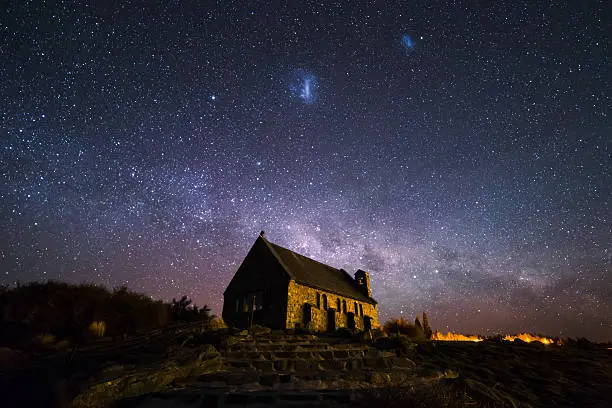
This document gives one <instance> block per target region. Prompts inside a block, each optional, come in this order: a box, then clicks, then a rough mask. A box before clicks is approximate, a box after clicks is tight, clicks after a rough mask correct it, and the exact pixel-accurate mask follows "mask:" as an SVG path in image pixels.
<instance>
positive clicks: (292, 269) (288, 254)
mask: <svg viewBox="0 0 612 408" xmlns="http://www.w3.org/2000/svg"><path fill="white" fill-rule="evenodd" d="M257 239H261V240H262V241H263V242H265V244H266V245H267V246H268V248H270V251H271V252H272V254H273V255H274V256H275V257H276V259H278V261H279V262H280V264H281V265H282V266H283V268H284V269H285V271H286V272H287V273H288V274H289V276H290V277H291V279H293V280H295V281H296V282H297V283H300V284H302V285H306V286H310V287H312V288H315V289H320V290H322V291H325V292H332V293H335V294H338V295H341V296H346V297H349V298H352V299H355V300H359V301H362V302H367V303H377V302H376V300H374V299H373V298H371V297H368V296H367V295H365V294H364V293H363V292H362V291H361V288H360V287H359V285H358V284H357V282H355V280H354V279H353V277H352V276H350V275H349V274H348V273H347V272H346V271H345V270H343V269H336V268H332V267H331V266H329V265H325V264H323V263H321V262H318V261H315V260H314V259H310V258H308V257H305V256H304V255H300V254H298V253H295V252H293V251H291V250H289V249H287V248H283V247H281V246H278V245H276V244H273V243H271V242H269V241H268V240H267V239H266V238H264V237H263V236H260V237H259V238H257Z"/></svg>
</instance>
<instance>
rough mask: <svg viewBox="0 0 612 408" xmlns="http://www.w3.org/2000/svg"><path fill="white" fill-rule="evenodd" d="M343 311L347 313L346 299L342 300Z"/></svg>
mask: <svg viewBox="0 0 612 408" xmlns="http://www.w3.org/2000/svg"><path fill="white" fill-rule="evenodd" d="M342 313H344V314H346V300H343V301H342Z"/></svg>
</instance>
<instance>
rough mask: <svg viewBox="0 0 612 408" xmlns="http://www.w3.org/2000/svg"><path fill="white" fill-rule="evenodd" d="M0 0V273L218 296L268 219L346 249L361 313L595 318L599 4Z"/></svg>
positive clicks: (600, 233)
mask: <svg viewBox="0 0 612 408" xmlns="http://www.w3.org/2000/svg"><path fill="white" fill-rule="evenodd" d="M0 17H1V18H0V75H1V77H2V81H0V102H1V103H0V131H1V137H0V203H1V204H0V230H1V231H2V234H1V235H0V284H7V285H13V284H15V283H16V282H18V281H19V282H27V281H31V280H45V279H60V280H66V281H70V282H83V281H86V282H94V283H99V284H104V285H107V286H109V287H114V286H118V285H122V284H127V285H128V286H129V287H130V288H132V289H134V290H137V291H143V292H146V293H147V294H149V295H151V296H153V297H155V298H172V297H178V296H181V295H183V294H185V295H188V296H191V297H193V298H194V299H195V301H196V303H198V304H203V303H207V304H208V305H209V306H211V307H212V309H213V311H215V312H217V313H219V312H220V310H221V306H222V301H223V296H222V293H223V290H224V289H225V287H226V285H227V284H228V282H229V280H230V279H231V277H232V276H233V274H234V272H235V271H236V269H237V268H238V266H239V265H240V262H241V261H242V259H243V258H244V256H245V255H246V253H247V252H248V250H249V248H250V246H251V245H252V243H253V242H254V241H255V239H256V237H257V235H258V234H259V232H260V231H261V230H265V231H266V236H267V237H268V239H269V240H270V241H272V242H274V243H277V244H279V245H281V246H285V247H288V248H290V249H293V250H295V251H297V252H300V253H303V254H305V255H307V256H310V257H312V258H314V259H317V260H320V261H322V262H326V263H329V264H330V265H332V266H335V267H342V268H344V269H346V270H348V271H354V270H356V269H357V268H362V269H367V270H369V271H370V272H371V278H372V285H373V292H374V296H375V297H376V299H377V300H378V301H379V302H380V310H381V319H382V320H384V319H388V318H391V317H397V316H406V317H408V318H410V319H412V318H414V316H415V315H416V314H417V313H420V312H422V311H427V312H428V315H429V317H430V320H431V322H432V326H434V327H436V328H438V329H441V330H445V331H446V330H454V331H460V332H463V333H481V334H494V333H497V332H517V331H530V332H534V331H535V332H542V333H545V334H548V335H560V336H573V337H575V336H586V337H590V338H593V339H596V340H611V339H612V320H611V316H612V268H611V265H612V261H611V251H612V246H611V236H612V224H611V223H610V214H611V213H612V211H611V209H610V201H611V197H612V194H611V193H612V188H611V186H612V182H611V180H612V178H611V164H612V160H611V156H610V155H611V148H612V146H611V144H612V142H611V141H612V138H611V137H610V135H612V112H611V109H610V107H611V106H612V69H611V66H612V64H610V62H611V61H610V55H612V49H611V47H610V38H612V33H611V32H610V27H611V26H610V24H609V15H608V14H606V11H605V4H604V3H603V2H595V3H593V4H592V5H590V6H587V5H581V4H578V3H576V4H573V3H572V2H569V3H567V4H566V3H551V4H547V3H546V4H544V3H543V2H527V3H524V2H512V1H508V2H501V3H500V2H495V5H493V4H491V5H481V4H478V5H476V4H464V3H461V2H459V3H457V2H439V3H436V4H430V5H428V6H426V7H412V8H410V10H408V9H406V7H405V5H402V4H400V3H397V4H395V3H393V2H391V3H384V4H383V3H381V4H378V3H372V2H353V3H351V4H348V3H347V4H346V5H345V4H343V3H342V2H337V3H329V4H325V3H321V2H318V3H317V2H310V1H306V2H299V3H295V4H293V3H291V2H285V3H284V4H282V5H280V6H278V7H271V6H270V5H269V4H268V3H267V2H255V3H250V2H238V1H236V2H234V1H227V2H225V1H224V2H221V3H219V5H214V6H213V5H212V3H210V4H209V2H198V1H182V2H160V3H158V4H157V3H156V4H153V3H146V2H145V3H141V2H136V1H126V2H121V4H120V5H119V4H114V5H113V4H111V3H108V2H99V3H97V4H94V5H88V6H77V5H74V4H69V3H58V4H47V3H38V2H11V3H9V4H8V5H6V6H3V7H2V10H0ZM408 51H409V52H408Z"/></svg>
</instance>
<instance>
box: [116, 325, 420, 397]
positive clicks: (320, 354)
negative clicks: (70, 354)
mask: <svg viewBox="0 0 612 408" xmlns="http://www.w3.org/2000/svg"><path fill="white" fill-rule="evenodd" d="M221 357H222V360H223V363H224V364H223V366H224V370H222V371H218V372H215V373H212V374H206V375H202V376H200V377H198V378H195V379H185V380H184V381H181V382H180V383H177V384H175V385H176V388H175V389H174V390H170V391H167V392H164V393H155V394H151V395H147V396H144V397H138V398H135V399H131V400H130V401H124V402H125V403H126V405H125V406H130V407H139V408H166V407H168V408H169V407H206V408H208V407H210V408H224V407H231V408H238V407H249V408H256V407H269V408H271V407H323V406H326V407H327V406H339V407H340V406H348V405H354V401H355V399H356V398H357V397H358V394H359V391H360V390H362V391H363V390H364V389H368V388H372V387H383V386H388V385H389V384H391V383H392V382H393V383H394V384H402V385H405V386H408V385H409V384H411V383H415V382H417V381H418V379H417V377H416V375H415V374H414V367H415V364H414V363H413V362H412V361H411V360H409V359H407V358H404V357H397V356H396V355H395V353H393V352H388V351H381V350H378V349H375V348H372V347H369V346H368V345H363V344H354V343H353V344H350V343H345V342H343V341H342V340H341V339H335V338H319V337H316V336H312V335H289V334H284V333H282V334H281V333H270V334H266V335H258V336H256V337H255V338H254V339H253V338H247V339H246V340H244V341H242V342H240V343H238V344H236V345H234V346H232V347H231V348H230V349H229V350H227V351H225V352H222V353H221ZM120 405H122V406H123V404H120Z"/></svg>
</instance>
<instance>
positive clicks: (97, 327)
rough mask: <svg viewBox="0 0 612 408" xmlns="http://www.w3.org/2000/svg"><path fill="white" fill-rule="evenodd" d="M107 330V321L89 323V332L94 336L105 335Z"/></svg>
mask: <svg viewBox="0 0 612 408" xmlns="http://www.w3.org/2000/svg"><path fill="white" fill-rule="evenodd" d="M105 330H106V323H104V322H103V321H97V322H91V324H90V325H89V332H90V333H91V334H93V336H94V337H104V331H105Z"/></svg>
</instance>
